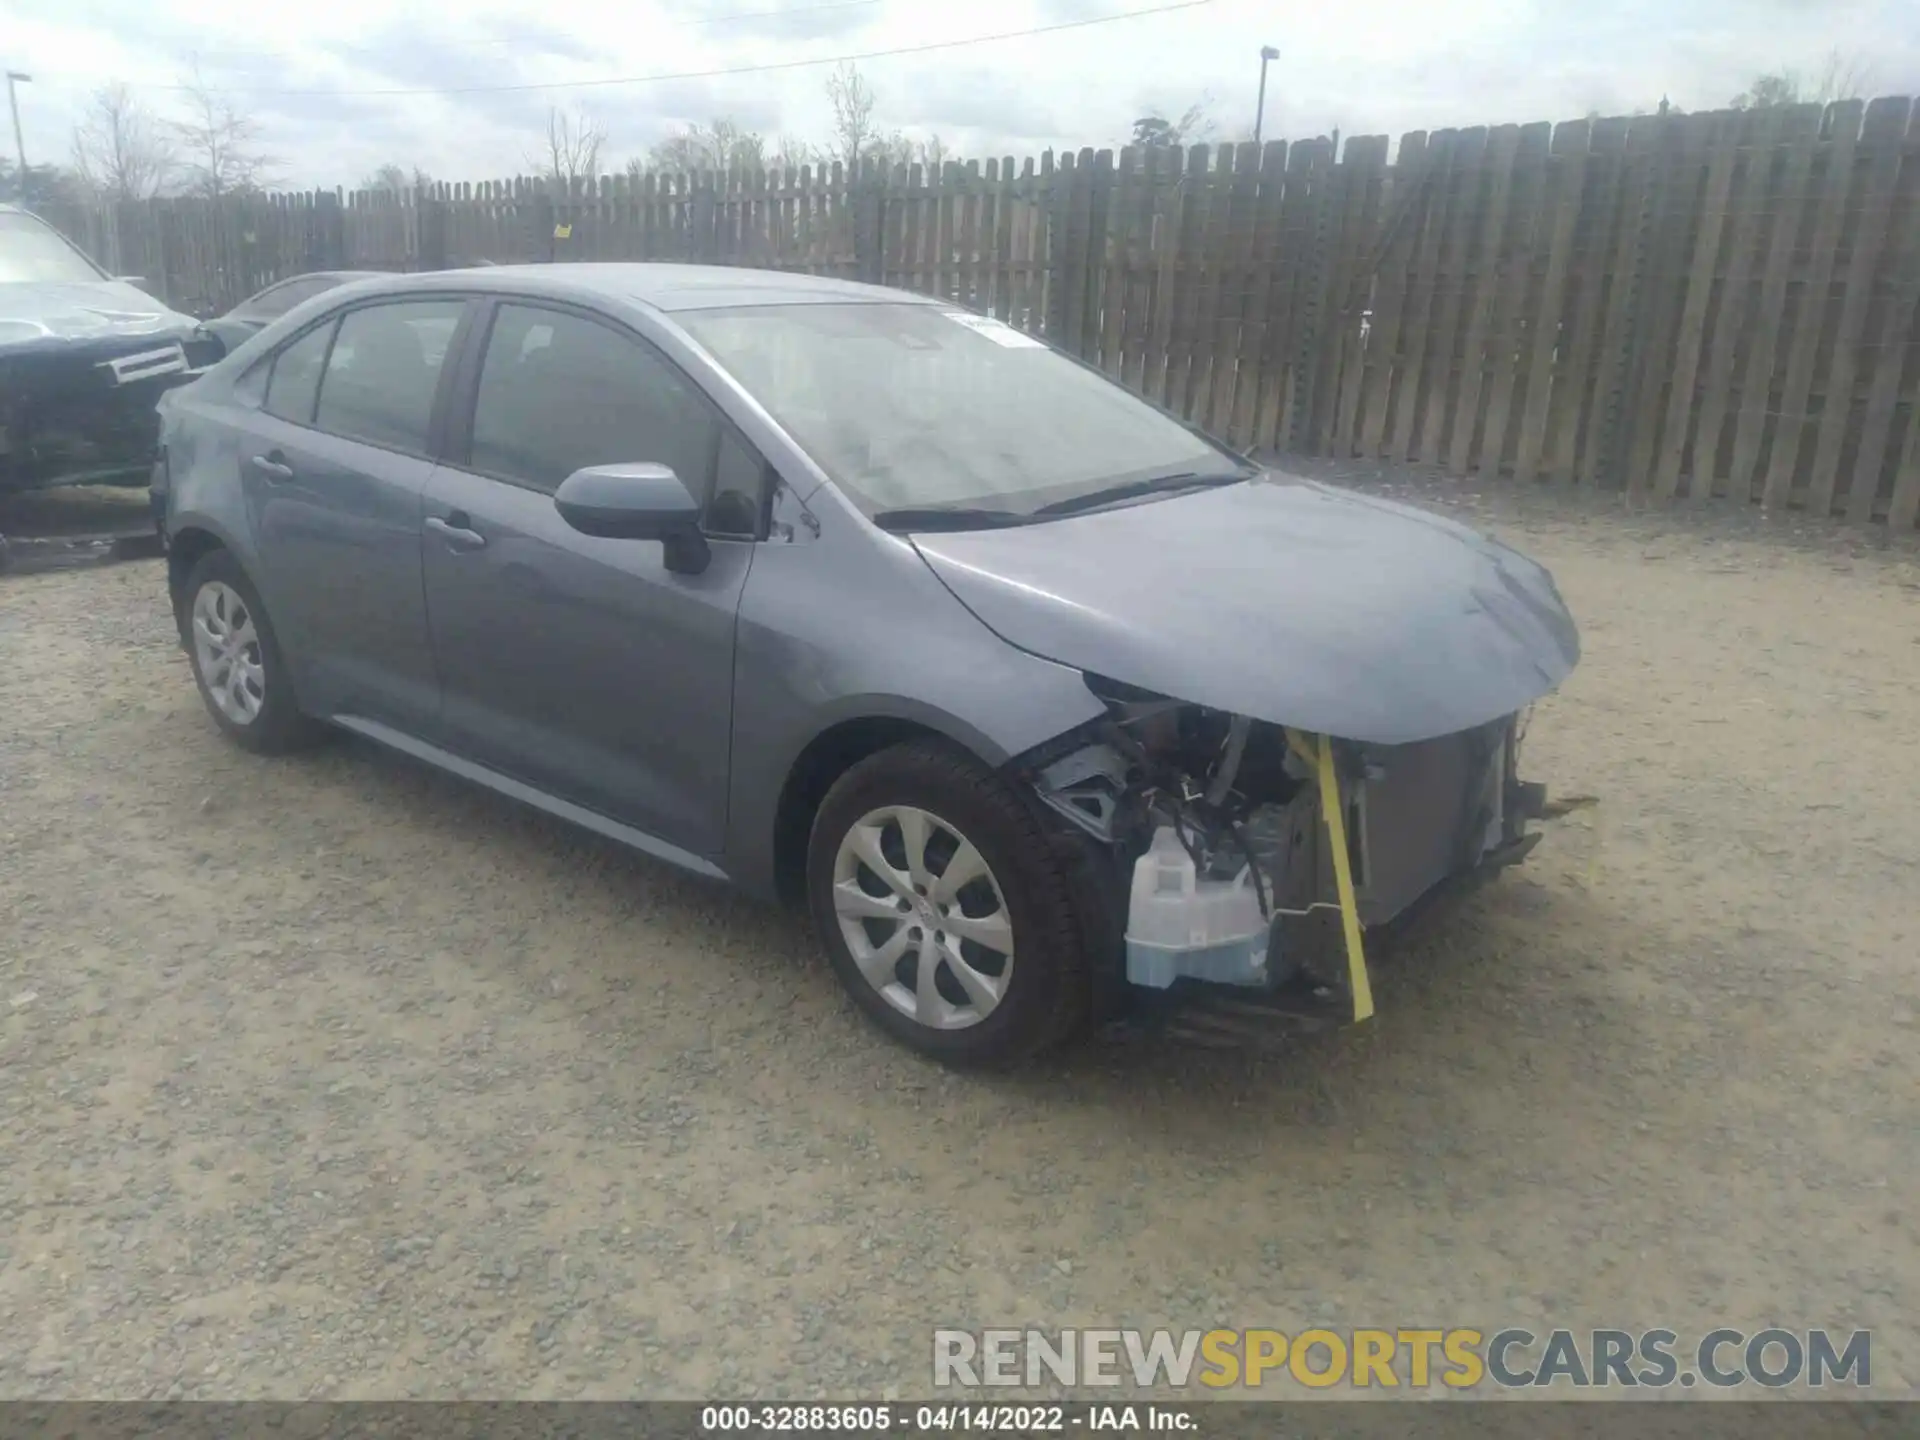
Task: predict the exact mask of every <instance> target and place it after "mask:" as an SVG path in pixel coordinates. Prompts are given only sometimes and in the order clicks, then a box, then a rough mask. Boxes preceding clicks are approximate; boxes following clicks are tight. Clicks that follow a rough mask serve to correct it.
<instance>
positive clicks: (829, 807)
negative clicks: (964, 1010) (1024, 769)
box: [807, 739, 1092, 1066]
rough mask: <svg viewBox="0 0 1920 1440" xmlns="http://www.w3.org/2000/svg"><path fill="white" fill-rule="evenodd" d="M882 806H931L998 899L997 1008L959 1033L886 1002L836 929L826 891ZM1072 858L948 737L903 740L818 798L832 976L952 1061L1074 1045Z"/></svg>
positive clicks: (1082, 989) (816, 877) (1085, 993)
mask: <svg viewBox="0 0 1920 1440" xmlns="http://www.w3.org/2000/svg"><path fill="white" fill-rule="evenodd" d="M888 806H911V807H913V808H915V809H920V810H924V811H927V812H928V813H929V814H931V815H932V816H934V817H936V818H937V819H938V820H939V821H940V822H941V823H943V824H949V825H951V826H952V827H954V831H955V833H958V834H963V835H964V836H965V837H966V839H967V840H969V841H970V842H971V843H972V844H973V846H974V847H975V848H976V849H977V850H978V851H979V852H980V855H981V857H982V858H983V859H984V860H985V861H986V864H987V866H988V868H989V869H990V870H991V871H992V875H993V879H994V880H995V881H996V882H997V883H998V886H999V891H1000V895H1001V898H1002V899H1003V900H1004V904H1005V910H1006V915H1007V918H1008V920H1009V922H1010V923H1011V926H1012V935H1013V939H1012V945H1013V950H1014V958H1013V962H1012V968H1011V972H1010V974H1008V976H1007V979H1006V983H1005V989H1004V993H1003V994H1002V995H1001V997H1000V999H999V1001H998V1003H997V1004H996V1005H994V1006H993V1008H992V1009H991V1010H989V1011H988V1012H987V1013H986V1014H985V1015H984V1016H983V1017H982V1018H980V1019H979V1020H978V1021H976V1022H975V1023H973V1024H971V1025H969V1026H967V1027H966V1028H964V1029H936V1028H933V1027H932V1026H929V1025H925V1024H922V1023H920V1022H919V1021H916V1020H915V1019H913V1018H912V1017H910V1016H908V1015H906V1014H904V1013H903V1012H902V1011H901V1010H900V1009H898V1008H896V1007H895V1006H894V1005H893V1004H891V1003H889V1002H888V1000H887V999H886V998H885V997H884V996H883V995H882V994H881V992H880V990H879V989H877V988H876V987H875V985H874V984H872V983H869V982H868V980H867V979H866V977H865V976H864V975H862V974H861V972H860V969H859V967H858V965H857V964H856V963H855V961H854V958H853V953H852V951H851V950H850V949H849V946H848V943H847V939H846V937H845V936H844V935H843V934H842V933H841V926H840V918H839V916H838V915H837V913H836V912H835V908H834V889H833V887H834V865H835V861H836V857H837V856H838V854H839V851H840V846H841V842H842V841H843V840H844V839H845V838H846V837H847V835H848V834H849V832H850V831H851V830H852V829H853V828H854V827H855V826H856V825H857V824H858V823H859V822H860V820H861V819H862V818H863V817H865V816H867V815H869V814H871V813H872V812H873V811H875V810H880V809H884V808H886V807H888ZM931 849H932V847H931V846H929V851H931ZM1069 856H1070V852H1069V851H1067V850H1065V849H1064V848H1063V847H1061V846H1059V845H1057V844H1055V843H1053V842H1051V841H1050V839H1049V836H1048V832H1047V830H1046V829H1045V828H1044V821H1043V820H1042V818H1041V817H1040V816H1039V815H1038V814H1037V813H1036V808H1035V807H1033V806H1031V805H1029V804H1027V803H1026V802H1025V801H1024V800H1023V798H1022V797H1021V796H1020V795H1019V794H1018V793H1017V792H1015V791H1014V789H1013V788H1012V787H1011V786H1009V785H1008V784H1007V782H1006V781H1004V780H1002V779H1001V778H1000V777H999V776H997V775H995V774H994V773H993V772H992V771H991V770H988V769H987V768H986V767H985V766H983V765H981V764H980V763H979V762H978V761H977V760H975V759H974V758H973V757H972V756H970V755H968V754H967V753H966V752H965V751H963V750H961V749H959V748H958V747H957V746H954V745H951V744H948V743H946V742H945V741H941V740H935V739H925V740H910V741H907V742H905V743H903V744H899V745H895V746H892V747H890V748H889V749H886V750H882V751H880V752H879V753H878V754H875V755H872V756H869V757H868V758H867V759H865V760H863V761H861V762H860V763H859V764H858V765H855V766H854V767H853V768H851V769H850V770H848V771H847V773H846V774H844V775H842V776H841V777H840V779H839V780H838V781H837V782H836V783H835V784H834V786H833V788H832V789H831V790H830V791H828V793H827V797H826V799H825V800H824V801H822V802H821V805H820V809H819V811H818V812H817V813H816V814H815V816H814V822H813V832H812V836H811V838H810V839H809V841H808V845H807V905H808V908H809V909H810V910H811V911H812V913H813V920H814V925H815V927H816V928H817V929H818V930H819V932H820V938H821V940H822V942H823V943H824V944H825V945H826V948H827V955H828V957H829V959H830V960H831V961H832V964H833V968H834V971H835V973H836V974H838V976H839V977H840V981H841V983H842V984H843V985H845V986H846V988H847V992H848V993H849V994H850V995H851V996H852V997H853V999H854V1002H855V1003H856V1004H858V1005H859V1006H860V1008H861V1009H862V1010H864V1011H866V1013H867V1014H868V1016H870V1017H871V1018H872V1019H873V1020H874V1022H875V1023H876V1024H878V1025H879V1026H880V1028H881V1029H883V1030H885V1031H886V1032H887V1033H888V1034H889V1035H891V1036H893V1037H894V1038H895V1039H897V1040H899V1041H900V1042H902V1043H903V1044H905V1045H907V1046H908V1047H910V1048H912V1049H914V1050H917V1051H919V1052H920V1053H922V1054H924V1055H928V1056H931V1057H933V1058H934V1059H937V1060H941V1061H944V1062H946V1063H949V1064H954V1065H967V1066H999V1065H1009V1064H1016V1063H1018V1062H1020V1061H1023V1060H1028V1059H1031V1058H1033V1057H1035V1056H1037V1055H1039V1054H1041V1053H1042V1052H1043V1051H1046V1050H1048V1049H1051V1048H1053V1047H1056V1046H1058V1045H1061V1044H1062V1043H1064V1042H1066V1041H1068V1040H1070V1039H1072V1038H1073V1037H1074V1036H1076V1035H1077V1034H1078V1033H1079V1032H1080V1031H1081V1030H1082V1029H1083V1028H1084V1027H1085V1025H1086V1022H1087V1018H1088V1014H1089V1010H1090V1008H1091V1001H1092V985H1091V982H1090V979H1089V968H1090V967H1089V957H1088V953H1087V944H1086V933H1085V927H1084V926H1083V924H1082V922H1081V917H1080V914H1079V910H1078V908H1077V906H1076V895H1077V894H1078V893H1079V891H1078V890H1077V889H1076V886H1075V883H1074V880H1073V878H1072V876H1071V874H1070V873H1069V866H1068V859H1069ZM880 923H881V924H883V925H884V924H887V923H889V922H885V921H883V922H880ZM902 923H905V922H902ZM955 983H957V982H955Z"/></svg>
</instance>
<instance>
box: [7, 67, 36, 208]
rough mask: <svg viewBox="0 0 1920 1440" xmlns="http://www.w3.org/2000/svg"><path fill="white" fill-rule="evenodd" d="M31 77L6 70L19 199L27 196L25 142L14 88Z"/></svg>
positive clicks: (18, 98)
mask: <svg viewBox="0 0 1920 1440" xmlns="http://www.w3.org/2000/svg"><path fill="white" fill-rule="evenodd" d="M32 79H33V77H32V76H31V75H22V74H21V73H20V72H19V71H18V70H9V71H7V106H8V108H9V109H11V110H12V111H13V153H14V154H16V155H18V156H19V157H20V199H21V200H22V201H23V202H24V201H25V200H26V198H27V142H26V140H25V139H24V138H22V136H21V134H20V96H19V93H18V92H17V91H16V90H15V89H14V86H16V85H24V84H27V83H28V82H30V81H31V80H32Z"/></svg>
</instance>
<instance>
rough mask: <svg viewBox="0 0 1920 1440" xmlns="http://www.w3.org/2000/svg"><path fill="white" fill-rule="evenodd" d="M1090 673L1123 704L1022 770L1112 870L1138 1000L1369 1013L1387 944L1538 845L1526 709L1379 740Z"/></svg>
mask: <svg viewBox="0 0 1920 1440" xmlns="http://www.w3.org/2000/svg"><path fill="white" fill-rule="evenodd" d="M1087 683H1088V686H1089V688H1091V689H1092V690H1093V691H1094V693H1095V694H1096V695H1097V696H1098V697H1099V698H1100V699H1101V700H1102V701H1103V702H1104V703H1105V705H1106V707H1107V714H1106V715H1105V716H1104V717H1103V718H1101V719H1099V720H1096V721H1094V722H1092V723H1091V724H1089V725H1086V726H1082V727H1080V728H1079V729H1077V730H1076V731H1074V732H1072V733H1070V734H1068V735H1064V736H1061V737H1060V738H1059V739H1057V740H1055V741H1053V742H1051V743H1049V744H1048V745H1045V746H1043V747H1041V748H1040V749H1039V750H1037V751H1035V752H1033V753H1031V754H1029V755H1027V756H1024V757H1022V758H1021V760H1020V761H1019V762H1018V766H1017V768H1018V769H1019V771H1020V773H1021V775H1022V776H1023V778H1024V779H1025V780H1026V781H1027V782H1028V783H1029V784H1030V785H1031V787H1032V792H1033V794H1034V795H1035V796H1036V798H1037V799H1038V800H1039V801H1040V802H1041V803H1042V804H1043V805H1044V806H1046V807H1047V808H1048V809H1049V810H1051V811H1052V812H1054V813H1055V814H1057V815H1058V816H1059V817H1061V818H1062V819H1063V820H1064V821H1065V822H1067V823H1068V824H1069V825H1070V826H1072V827H1073V829H1074V831H1075V832H1077V838H1078V839H1079V840H1080V841H1081V843H1082V844H1083V845H1084V846H1085V847H1086V848H1087V849H1088V851H1089V852H1090V854H1091V856H1092V857H1093V859H1094V864H1095V866H1096V867H1097V868H1099V869H1102V870H1105V871H1106V872H1108V875H1109V877H1110V881H1109V884H1108V887H1107V894H1108V896H1109V897H1110V899H1109V903H1110V905H1113V906H1117V907H1118V908H1119V909H1120V910H1121V911H1122V912H1123V914H1124V923H1123V924H1122V925H1120V926H1118V927H1116V928H1117V929H1118V930H1119V932H1120V933H1119V934H1118V935H1117V936H1116V937H1115V938H1116V940H1117V942H1118V949H1119V955H1116V956H1115V959H1116V961H1117V962H1118V965H1119V968H1120V971H1121V974H1122V975H1123V977H1124V980H1125V986H1124V991H1123V993H1124V994H1125V995H1126V996H1127V997H1128V998H1129V999H1131V1000H1133V1001H1135V1002H1138V1001H1142V1000H1145V1001H1148V1002H1149V1003H1152V1002H1167V1001H1177V1000H1180V999H1182V998H1191V997H1193V996H1196V995H1201V994H1205V995H1212V996H1227V995H1231V996H1235V997H1244V998H1246V999H1249V1000H1251V1001H1253V1002H1254V1003H1256V1004H1258V1005H1259V1006H1261V1007H1263V1008H1264V1009H1267V1010H1279V1011H1283V1012H1286V1013H1290V1014H1295V1015H1310V1016H1315V1017H1320V1018H1327V1019H1335V1020H1342V1021H1359V1020H1364V1019H1366V1018H1368V1017H1369V1016H1370V1015H1371V1014H1372V1013H1373V998H1372V985H1371V981H1370V978H1369V973H1368V967H1367V952H1368V949H1369V939H1368V937H1370V936H1380V935H1390V934H1392V933H1394V932H1395V931H1397V930H1399V929H1401V928H1402V927H1404V926H1405V925H1406V924H1407V923H1408V922H1410V921H1411V920H1412V919H1413V918H1414V917H1415V916H1416V915H1418V914H1421V913H1423V912H1424V911H1425V910H1426V909H1427V908H1428V907H1429V906H1430V905H1432V904H1433V903H1434V902H1435V901H1437V900H1440V899H1441V898H1443V897H1446V896H1449V895H1452V894H1456V893H1458V892H1460V891H1462V890H1464V889H1467V888H1471V887H1472V886H1474V885H1476V884H1478V883H1479V882H1481V881H1483V880H1485V879H1487V878H1489V877H1490V876H1491V875H1493V874H1495V873H1497V872H1498V871H1500V870H1502V869H1504V868H1506V867H1508V866H1510V865H1513V864H1515V863H1517V862H1519V861H1520V860H1522V859H1524V858H1525V856H1526V855H1527V853H1528V852H1529V851H1530V850H1531V849H1532V848H1533V846H1534V844H1535V843H1536V842H1537V840H1538V838H1539V837H1538V835H1537V834H1536V833H1531V832H1530V831H1529V829H1528V822H1529V821H1530V820H1534V819H1537V818H1538V817H1539V816H1540V813H1541V810H1542V805H1543V802H1544V799H1545V790H1544V787H1543V786H1540V785H1535V784H1528V783H1526V782H1524V781H1522V780H1521V778H1520V775H1519V755H1520V747H1521V742H1522V740H1523V739H1524V735H1525V723H1526V714H1527V712H1526V711H1525V710H1522V711H1520V712H1516V713H1514V714H1509V715H1506V716H1502V717H1500V718H1498V719H1495V720H1493V721H1490V722H1488V723H1485V724H1482V725H1478V726H1475V727H1473V728H1471V729H1468V730H1464V731H1461V732H1458V733H1454V734H1448V735H1443V736H1439V737H1435V738H1430V739H1423V740H1419V741H1415V742H1412V743H1403V744H1376V743H1365V742H1357V741H1352V740H1347V739H1343V738H1340V737H1337V736H1327V735H1323V734H1315V733H1311V732H1308V731H1304V730H1297V729H1292V728H1290V727H1287V726H1284V725H1281V724H1277V723H1273V722H1270V721H1267V720H1258V719H1253V718H1250V717H1248V716H1245V715H1236V714H1231V713H1228V712H1226V711H1222V710H1215V709H1209V708H1207V707H1205V706H1201V705H1195V704H1191V703H1188V702H1185V701H1181V700H1177V699H1173V698H1170V697H1167V696H1162V695H1157V694H1154V693H1151V692H1148V691H1145V690H1141V689H1138V688H1137V687H1134V686H1130V685H1127V684H1124V683H1122V682H1119V681H1114V680H1107V679H1102V678H1100V677H1097V676H1091V675H1090V676H1088V678H1087ZM1120 956H1124V959H1120Z"/></svg>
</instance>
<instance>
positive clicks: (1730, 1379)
mask: <svg viewBox="0 0 1920 1440" xmlns="http://www.w3.org/2000/svg"><path fill="white" fill-rule="evenodd" d="M933 1383H934V1385H935V1387H936V1388H942V1389H944V1388H948V1387H956V1386H957V1387H965V1388H976V1387H983V1386H985V1387H992V1386H1038V1385H1067V1386H1075V1387H1078V1386H1095V1387H1105V1386H1117V1385H1128V1384H1132V1385H1134V1386H1137V1387H1139V1388H1141V1389H1152V1388H1154V1387H1158V1386H1166V1387H1171V1388H1173V1389H1186V1388H1189V1387H1191V1386H1195V1385H1199V1386H1205V1387H1207V1388H1209V1389H1215V1390H1218V1389H1225V1388H1231V1387H1242V1388H1248V1389H1253V1388H1258V1387H1260V1386H1263V1385H1269V1384H1291V1385H1301V1386H1305V1387H1307V1388H1308V1389H1314V1390H1320V1389H1326V1388H1328V1387H1331V1386H1336V1385H1345V1386H1350V1387H1352V1388H1354V1389H1363V1390H1364V1389H1373V1388H1386V1389H1398V1388H1405V1389H1410V1390H1424V1389H1426V1388H1428V1387H1429V1386H1435V1385H1438V1386H1444V1387H1446V1388H1448V1389H1454V1390H1466V1389H1473V1388H1475V1387H1479V1386H1489V1385H1490V1386H1493V1387H1496V1388H1499V1389H1520V1388H1549V1387H1567V1388H1572V1389H1589V1388H1597V1387H1622V1388H1631V1389H1642V1388H1652V1389H1663V1388H1666V1387H1668V1386H1678V1387H1681V1388H1691V1387H1694V1386H1698V1385H1705V1386H1709V1387H1712V1388H1716V1389H1731V1388H1734V1387H1737V1386H1744V1385H1758V1386H1763V1387H1765V1388H1768V1389H1782V1388H1785V1387H1789V1386H1805V1387H1808V1388H1811V1389H1826V1388H1828V1387H1830V1386H1844V1387H1848V1388H1850V1389H1866V1388H1867V1387H1868V1386H1870V1385H1871V1384H1872V1383H1873V1336H1872V1334H1871V1332H1869V1331H1865V1330H1848V1331H1841V1330H1822V1329H1811V1330H1784V1329H1778V1328H1771V1329H1765V1330H1757V1331H1752V1332H1748V1331H1742V1330H1732V1329H1720V1330H1710V1331H1708V1332H1707V1333H1706V1334H1704V1335H1702V1336H1701V1337H1700V1338H1699V1339H1697V1340H1693V1341H1685V1340H1682V1339H1681V1337H1680V1336H1679V1335H1678V1334H1676V1333H1675V1332H1674V1331H1672V1330H1643V1331H1638V1332H1635V1331H1630V1330H1552V1331H1548V1332H1546V1333H1544V1334H1536V1333H1535V1332H1534V1331H1532V1330H1526V1329H1521V1328H1518V1327H1514V1328H1508V1329H1504V1330H1494V1331H1490V1332H1489V1331H1483V1330H1474V1329H1466V1328H1457V1329H1446V1330H1442V1329H1392V1330H1386V1329H1378V1330H1374V1329H1356V1330H1322V1329H1314V1330H1302V1331H1300V1332H1299V1333H1298V1334H1296V1335H1288V1334H1287V1333H1286V1332H1284V1331H1280V1330H1259V1329H1254V1330H1187V1331H1172V1330H1151V1331H1148V1330H1093V1329H1088V1330H1057V1331H1043V1330H992V1329H989V1330H978V1331H973V1330H936V1331H935V1332H934V1336H933Z"/></svg>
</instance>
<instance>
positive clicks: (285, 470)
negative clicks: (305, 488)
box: [250, 450, 293, 480]
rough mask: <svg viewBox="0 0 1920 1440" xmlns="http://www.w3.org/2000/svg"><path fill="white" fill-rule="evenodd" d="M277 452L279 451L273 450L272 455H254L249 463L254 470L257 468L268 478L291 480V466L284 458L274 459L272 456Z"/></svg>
mask: <svg viewBox="0 0 1920 1440" xmlns="http://www.w3.org/2000/svg"><path fill="white" fill-rule="evenodd" d="M279 453H280V452H279V451H277V450H276V451H274V452H273V455H256V456H254V457H253V459H252V461H251V462H250V463H251V464H252V466H253V468H254V469H255V470H258V471H259V472H260V473H261V474H262V475H264V476H266V477H267V479H269V480H291V479H292V478H293V466H291V465H289V464H287V462H286V461H284V460H278V459H275V458H274V456H277V455H278V454H279Z"/></svg>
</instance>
